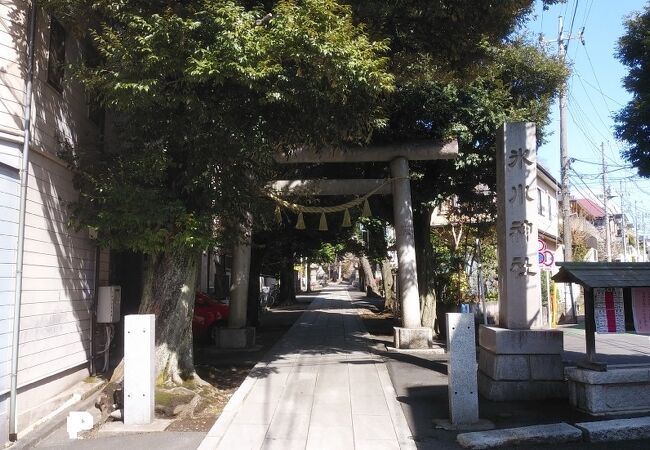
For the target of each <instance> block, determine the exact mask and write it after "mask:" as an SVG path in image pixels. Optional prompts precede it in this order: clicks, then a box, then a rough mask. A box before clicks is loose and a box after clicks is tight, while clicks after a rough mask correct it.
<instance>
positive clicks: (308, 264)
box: [305, 259, 311, 294]
mask: <svg viewBox="0 0 650 450" xmlns="http://www.w3.org/2000/svg"><path fill="white" fill-rule="evenodd" d="M306 273H307V289H306V290H305V292H307V293H308V294H309V293H310V292H311V261H309V259H307V270H306Z"/></svg>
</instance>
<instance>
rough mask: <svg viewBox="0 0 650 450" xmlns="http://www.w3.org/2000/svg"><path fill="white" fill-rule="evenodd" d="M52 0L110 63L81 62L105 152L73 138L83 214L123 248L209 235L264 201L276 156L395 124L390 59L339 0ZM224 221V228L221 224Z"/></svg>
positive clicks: (105, 240)
mask: <svg viewBox="0 0 650 450" xmlns="http://www.w3.org/2000/svg"><path fill="white" fill-rule="evenodd" d="M249 3H250V2H237V1H225V0H221V1H208V0H203V1H199V0H197V1H181V0H178V1H124V0H122V1H95V2H88V1H85V0H69V1H64V0H52V1H44V2H43V4H44V5H45V6H46V7H48V8H50V10H51V11H52V12H53V13H54V14H55V15H57V16H58V17H59V18H60V19H61V20H63V21H64V22H65V23H66V24H67V26H68V27H69V28H71V29H73V30H86V29H87V27H91V29H92V32H91V37H92V42H93V45H94V47H95V49H96V52H97V53H98V54H99V57H100V58H99V61H95V62H94V63H93V64H92V66H91V65H86V66H80V67H75V68H73V70H74V73H75V74H76V76H77V78H78V79H79V80H80V81H81V82H82V83H83V85H84V86H85V87H86V89H87V90H88V91H89V93H91V94H92V95H93V96H95V97H96V98H98V99H99V101H100V102H101V104H102V105H103V106H104V107H105V108H106V109H107V110H108V113H109V114H108V115H109V117H111V119H112V120H111V124H112V129H111V130H110V131H111V133H109V136H108V137H107V140H106V142H105V145H104V148H103V149H90V148H74V149H72V148H69V147H67V148H66V152H65V153H66V154H65V157H66V158H67V160H68V161H69V162H70V164H71V165H73V167H74V168H75V170H76V173H77V178H76V182H77V187H78V188H79V189H80V191H81V197H80V200H79V202H78V203H77V205H76V207H75V219H76V221H77V223H78V224H82V225H92V226H95V227H97V228H98V229H99V231H100V240H101V242H102V244H104V245H110V246H112V247H114V248H120V247H126V248H130V249H136V250H140V251H144V252H157V251H161V250H164V249H166V248H167V247H168V246H169V245H180V246H205V245H206V244H207V242H209V241H210V240H211V239H212V238H213V237H214V236H215V234H217V235H219V236H225V235H227V232H228V231H229V230H233V229H234V228H236V227H234V226H233V225H234V224H237V223H239V222H241V221H242V220H243V217H244V211H246V210H253V211H256V209H257V206H258V204H259V193H260V189H261V187H262V186H263V184H264V183H265V182H266V181H267V180H268V179H269V178H270V177H272V176H273V173H274V170H275V168H274V166H273V163H272V154H273V153H274V152H277V151H291V150H292V149H295V148H297V147H300V146H314V147H318V148H322V147H329V146H336V145H339V144H340V143H342V142H347V143H362V142H366V141H367V140H368V139H369V138H370V137H371V135H372V131H373V130H374V129H375V128H377V127H381V126H382V125H383V124H384V123H385V114H384V113H383V111H382V107H381V102H382V100H383V99H384V98H385V96H386V95H387V94H389V93H390V92H391V90H392V83H393V81H392V79H393V78H392V76H391V75H390V74H389V73H388V71H387V70H386V69H387V63H388V61H387V59H386V58H385V56H383V53H384V52H385V51H386V45H385V43H384V42H382V41H380V40H374V41H373V40H370V39H369V38H368V37H367V36H366V34H365V31H364V28H363V27H362V26H360V25H356V24H355V23H354V21H353V18H352V14H351V10H350V8H349V7H347V6H343V5H340V4H339V3H337V2H336V1H333V0H302V1H299V2H294V1H289V0H285V1H278V2H273V4H272V5H271V6H272V8H271V12H272V18H271V20H266V19H265V20H260V19H261V18H262V17H263V16H264V12H263V11H262V10H261V8H260V7H259V5H252V6H250V5H249ZM215 228H216V230H215Z"/></svg>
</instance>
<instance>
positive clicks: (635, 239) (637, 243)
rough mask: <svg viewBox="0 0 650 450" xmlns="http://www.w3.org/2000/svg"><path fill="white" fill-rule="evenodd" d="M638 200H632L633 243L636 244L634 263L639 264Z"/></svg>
mask: <svg viewBox="0 0 650 450" xmlns="http://www.w3.org/2000/svg"><path fill="white" fill-rule="evenodd" d="M638 203H639V202H638V200H634V242H635V243H636V262H639V259H640V256H641V250H640V249H639V207H638Z"/></svg>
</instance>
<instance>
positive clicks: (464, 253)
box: [431, 219, 498, 304]
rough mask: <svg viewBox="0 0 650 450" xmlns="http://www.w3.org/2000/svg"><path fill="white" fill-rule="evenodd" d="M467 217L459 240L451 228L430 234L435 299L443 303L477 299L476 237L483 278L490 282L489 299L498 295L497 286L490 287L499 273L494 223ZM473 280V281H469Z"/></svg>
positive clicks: (486, 293)
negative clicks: (478, 244) (472, 219)
mask: <svg viewBox="0 0 650 450" xmlns="http://www.w3.org/2000/svg"><path fill="white" fill-rule="evenodd" d="M470 222H471V220H470V219H468V220H467V223H465V224H464V225H463V226H462V228H463V234H462V237H461V239H456V238H455V237H454V236H453V234H452V230H451V227H440V228H436V229H435V230H433V231H432V233H431V244H432V248H433V253H432V259H433V262H434V264H433V266H434V273H433V276H434V279H435V282H434V289H435V292H436V298H437V299H438V300H439V301H441V302H443V303H454V304H458V303H463V302H472V301H477V297H476V292H474V291H473V289H472V288H471V286H472V285H474V286H475V283H474V282H473V280H474V279H475V278H476V272H475V269H476V258H477V254H476V239H477V238H478V239H480V241H481V270H482V277H483V281H484V282H485V283H486V284H487V286H488V290H487V292H485V296H486V298H496V296H497V292H496V289H491V287H492V286H493V284H494V283H492V281H493V280H494V279H495V277H496V274H497V264H498V261H497V245H496V236H495V234H494V231H495V230H494V224H480V223H470ZM470 280H472V281H470Z"/></svg>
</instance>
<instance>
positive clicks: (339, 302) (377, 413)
mask: <svg viewBox="0 0 650 450" xmlns="http://www.w3.org/2000/svg"><path fill="white" fill-rule="evenodd" d="M315 295H316V296H317V298H315V300H314V301H313V302H312V304H311V306H310V307H309V310H308V311H305V313H303V315H302V316H301V317H300V319H299V320H298V321H297V322H296V323H295V324H294V326H293V327H292V328H291V329H290V330H289V332H288V333H287V334H286V335H285V336H284V337H283V338H282V339H281V340H280V341H279V342H278V343H277V344H276V345H275V346H274V347H273V348H272V349H271V350H270V352H269V354H267V356H266V357H265V361H264V362H261V363H259V364H258V365H257V366H255V368H254V369H253V370H252V371H251V373H250V375H249V376H248V378H246V380H245V381H244V383H243V384H242V385H241V387H240V388H239V390H238V391H237V392H236V393H235V394H234V395H233V397H232V398H231V399H230V401H229V402H228V404H227V405H226V407H225V409H224V411H223V413H222V414H221V416H220V417H219V419H218V420H217V422H216V423H215V424H214V426H213V427H212V429H211V430H210V431H209V432H208V435H207V436H206V438H205V439H204V440H203V442H202V443H201V445H200V447H199V449H200V450H204V449H206V450H207V449H228V450H234V449H237V450H243V449H255V450H257V449H282V450H291V449H310V450H311V449H337V450H345V449H358V450H361V449H373V450H380V449H415V448H416V447H415V443H414V441H413V440H412V438H411V432H410V430H409V428H408V425H407V423H406V419H405V417H404V414H403V412H402V409H401V407H400V404H399V402H398V401H397V399H396V395H395V390H394V389H393V385H392V383H391V380H390V377H389V375H388V371H387V369H386V366H385V364H384V361H383V360H382V358H381V357H379V356H377V355H373V354H372V353H370V352H369V351H368V339H367V336H368V335H367V333H366V330H365V328H364V326H363V323H362V321H361V319H360V317H359V315H358V314H357V311H356V309H354V308H353V307H352V306H351V304H350V301H351V298H352V297H356V296H359V297H361V296H363V294H362V293H358V292H355V291H353V290H347V289H346V288H345V287H340V286H333V287H328V288H327V289H325V290H323V291H321V292H319V293H317V294H315Z"/></svg>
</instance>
